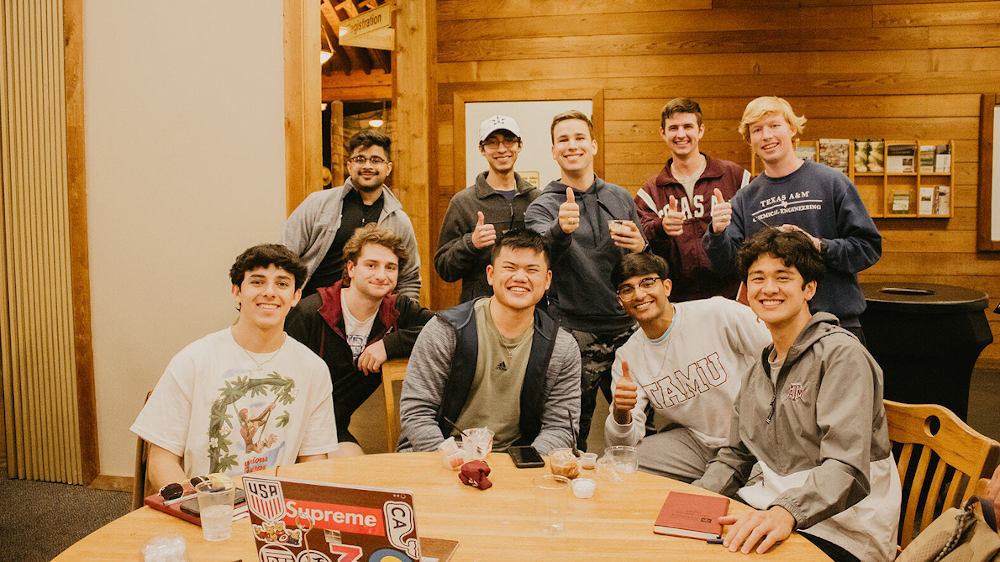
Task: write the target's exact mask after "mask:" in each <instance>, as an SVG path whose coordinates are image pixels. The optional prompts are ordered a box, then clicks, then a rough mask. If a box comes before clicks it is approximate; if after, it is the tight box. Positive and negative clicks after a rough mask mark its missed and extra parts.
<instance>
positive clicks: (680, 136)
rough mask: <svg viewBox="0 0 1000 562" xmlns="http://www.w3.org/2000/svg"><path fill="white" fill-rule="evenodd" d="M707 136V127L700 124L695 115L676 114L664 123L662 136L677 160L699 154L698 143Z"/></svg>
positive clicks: (661, 131) (661, 130)
mask: <svg viewBox="0 0 1000 562" xmlns="http://www.w3.org/2000/svg"><path fill="white" fill-rule="evenodd" d="M704 135H705V125H704V124H701V125H699V124H698V116H697V115H695V114H694V113H674V114H673V115H671V116H670V117H667V118H666V119H664V121H663V127H662V128H661V129H660V136H661V137H663V140H664V141H666V143H667V147H669V148H670V153H671V154H673V155H674V157H675V158H683V157H685V156H687V155H688V154H697V153H698V141H700V140H701V137H703V136H704Z"/></svg>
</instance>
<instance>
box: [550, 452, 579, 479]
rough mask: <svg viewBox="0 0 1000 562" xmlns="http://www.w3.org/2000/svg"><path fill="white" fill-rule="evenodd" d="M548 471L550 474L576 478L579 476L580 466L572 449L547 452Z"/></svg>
mask: <svg viewBox="0 0 1000 562" xmlns="http://www.w3.org/2000/svg"><path fill="white" fill-rule="evenodd" d="M549 470H551V471H552V474H556V475H558V476H565V477H566V478H570V479H572V478H576V477H577V476H580V465H579V463H578V462H577V458H576V455H574V454H573V449H552V450H551V451H549Z"/></svg>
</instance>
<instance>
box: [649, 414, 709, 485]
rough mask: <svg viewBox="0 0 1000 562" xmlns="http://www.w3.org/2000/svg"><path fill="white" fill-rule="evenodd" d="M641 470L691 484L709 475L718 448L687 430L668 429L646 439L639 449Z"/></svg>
mask: <svg viewBox="0 0 1000 562" xmlns="http://www.w3.org/2000/svg"><path fill="white" fill-rule="evenodd" d="M636 450H637V451H638V453H639V470H641V471H643V472H648V473H650V474H656V475H657V476H666V477H667V478H673V479H674V480H680V481H681V482H687V483H691V482H693V481H695V480H697V479H699V478H701V477H702V475H704V474H705V467H707V466H708V463H709V462H711V461H712V459H714V458H715V453H716V451H718V449H717V448H714V447H712V448H709V447H705V446H704V445H703V444H702V443H701V441H699V440H698V438H697V437H695V436H694V434H693V433H691V430H689V429H688V428H686V427H681V426H673V427H667V428H664V429H663V431H660V432H659V433H657V434H654V435H648V436H646V437H645V438H644V439H643V440H642V441H640V442H639V445H638V446H637V447H636Z"/></svg>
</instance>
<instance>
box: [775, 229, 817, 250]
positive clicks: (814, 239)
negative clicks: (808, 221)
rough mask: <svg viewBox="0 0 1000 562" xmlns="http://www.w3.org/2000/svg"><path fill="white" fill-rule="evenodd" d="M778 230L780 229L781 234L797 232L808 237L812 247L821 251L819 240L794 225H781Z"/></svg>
mask: <svg viewBox="0 0 1000 562" xmlns="http://www.w3.org/2000/svg"><path fill="white" fill-rule="evenodd" d="M778 228H780V229H781V231H782V232H795V231H796V230H797V231H799V232H801V233H802V234H805V235H806V236H808V237H809V241H810V242H812V245H813V246H814V247H815V248H816V249H817V250H821V249H822V246H821V245H820V240H819V238H816V237H815V236H813V235H812V234H809V233H808V232H806V231H804V230H802V229H801V228H799V227H797V226H795V225H794V224H783V225H781V226H780V227H778Z"/></svg>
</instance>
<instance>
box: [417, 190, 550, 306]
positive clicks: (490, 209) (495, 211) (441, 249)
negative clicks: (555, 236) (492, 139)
mask: <svg viewBox="0 0 1000 562" xmlns="http://www.w3.org/2000/svg"><path fill="white" fill-rule="evenodd" d="M486 174H487V172H483V173H481V174H479V175H478V176H476V183H474V184H472V185H470V186H469V187H467V188H465V189H463V190H462V191H459V192H458V193H456V194H455V196H454V197H452V198H451V201H450V202H449V203H448V211H447V212H445V214H444V221H443V222H442V223H441V235H440V236H438V247H437V253H435V254H434V269H436V270H437V272H438V275H440V276H441V279H444V280H445V281H448V282H449V283H451V282H454V281H458V280H459V279H461V280H462V296H461V299H460V300H461V302H465V301H470V300H472V299H474V298H478V297H490V296H493V287H490V285H489V283H487V282H486V266H487V265H488V264H489V263H490V252H491V251H492V249H493V246H487V247H485V248H476V247H475V246H473V245H472V231H473V230H475V229H476V222H477V221H478V216H477V215H476V211H482V212H483V217H484V219H485V220H486V223H488V224H492V225H493V228H494V229H496V233H497V237H498V239H499V237H500V235H502V234H503V233H504V232H506V231H508V230H513V229H521V228H524V211H525V209H527V208H528V204H529V203H531V202H532V201H534V200H535V198H536V197H538V196H539V195H541V193H542V192H541V191H540V190H539V189H538V188H537V187H535V186H533V185H531V184H530V183H528V182H527V181H525V180H524V179H523V178H521V176H519V175H518V174H516V173H515V174H514V181H515V182H516V183H517V193H516V194H515V195H514V200H513V201H509V202H508V201H507V198H506V197H504V196H503V195H500V194H499V193H497V191H496V190H495V189H493V188H492V187H490V184H488V183H486Z"/></svg>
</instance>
